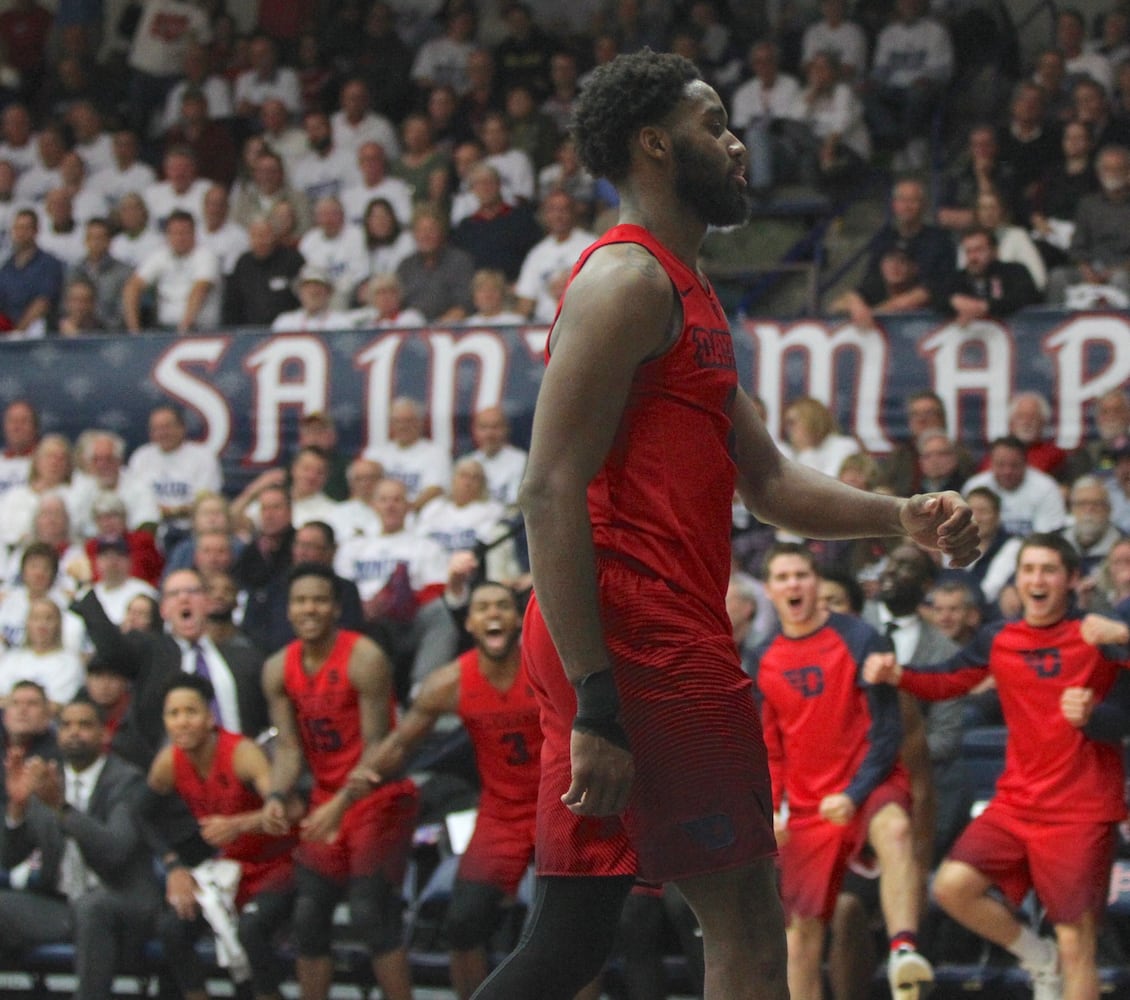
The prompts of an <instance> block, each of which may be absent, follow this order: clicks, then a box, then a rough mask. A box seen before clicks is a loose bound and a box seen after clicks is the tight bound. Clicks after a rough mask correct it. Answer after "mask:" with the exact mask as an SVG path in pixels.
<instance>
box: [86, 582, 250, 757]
mask: <svg viewBox="0 0 1130 1000" xmlns="http://www.w3.org/2000/svg"><path fill="white" fill-rule="evenodd" d="M74 610H75V611H76V612H77V613H78V614H79V615H81V616H82V619H83V621H84V622H85V623H86V629H87V632H88V633H89V635H90V638H91V641H92V642H93V643H94V647H95V649H96V650H97V651H98V654H99V656H100V657H102V658H103V659H104V660H106V661H108V662H110V663H113V664H114V665H115V667H116V668H117V669H118V671H119V672H121V673H122V674H124V675H125V676H126V677H129V678H130V680H131V681H132V682H133V701H132V702H131V704H130V707H129V712H128V713H127V715H126V717H125V719H124V720H123V721H122V724H121V725H120V727H119V728H118V732H117V733H116V734H115V736H114V743H113V748H114V750H115V751H117V752H118V753H119V754H121V755H122V756H123V757H125V758H126V760H128V761H130V762H131V763H133V764H136V765H137V766H138V767H141V768H148V767H149V765H150V763H151V762H152V760H153V757H154V755H155V754H156V753H157V750H158V749H159V748H160V747H161V745H162V743H163V742H164V739H165V730H164V724H163V722H162V717H161V704H162V698H163V692H164V689H165V684H166V682H167V681H168V679H169V677H170V676H171V675H172V674H173V673H175V672H176V671H178V670H183V671H184V672H185V673H190V674H205V675H207V677H208V679H209V680H210V681H211V682H212V685H213V687H215V689H216V709H217V711H218V713H219V718H218V720H217V721H218V722H219V723H220V724H221V725H222V726H223V727H224V728H225V729H230V730H232V731H233V732H241V733H243V734H244V735H245V736H249V737H251V738H253V739H254V738H255V737H256V736H258V735H259V733H261V732H262V731H263V730H264V729H265V728H266V727H267V724H268V723H267V708H266V702H265V701H264V698H263V690H262V687H261V686H260V683H259V674H260V671H261V670H262V666H263V657H262V654H260V653H259V651H258V650H256V649H255V648H254V647H252V646H251V645H250V644H248V643H239V642H230V643H229V642H221V643H214V642H212V640H211V639H209V638H208V636H207V635H206V627H207V616H208V599H207V595H206V594H205V590H204V581H203V580H202V579H201V577H200V574H199V573H197V572H196V570H193V569H180V570H176V571H174V572H172V573H170V574H169V575H168V576H167V577H166V578H165V582H164V584H163V585H162V588H161V617H162V618H163V619H164V621H165V626H166V631H165V632H164V633H151V632H140V631H135V632H129V633H126V634H124V635H123V634H122V633H121V632H120V631H119V630H118V628H117V627H116V626H115V625H114V624H113V622H111V621H110V619H109V618H107V617H106V612H105V610H104V609H103V608H102V605H101V604H100V603H99V601H98V598H97V597H96V596H95V595H94V593H93V592H90V593H87V594H86V595H85V596H84V597H83V598H82V599H81V600H79V601H77V602H76V603H75V605H74Z"/></svg>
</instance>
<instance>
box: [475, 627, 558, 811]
mask: <svg viewBox="0 0 1130 1000" xmlns="http://www.w3.org/2000/svg"><path fill="white" fill-rule="evenodd" d="M459 670H460V679H459V708H458V713H459V717H460V718H461V719H462V720H463V725H464V727H466V729H467V735H468V736H470V738H471V744H472V745H473V746H474V748H475V763H476V765H477V766H478V771H479V780H480V782H481V783H482V796H481V798H480V801H479V812H480V813H490V814H492V815H503V816H505V815H510V814H513V813H514V812H515V811H520V812H528V811H532V810H533V808H534V806H535V804H536V803H537V798H538V778H539V776H540V774H541V766H540V760H541V743H542V736H541V726H540V724H539V723H538V703H537V699H536V698H535V697H534V690H533V688H532V687H531V686H530V682H529V680H528V679H527V677H526V669H525V667H524V666H519V668H518V673H517V674H516V675H515V677H514V683H513V684H511V686H510V689H509V690H507V691H499V690H498V689H497V688H496V687H495V686H494V685H493V684H491V683H490V681H488V680H487V679H486V677H484V676H483V673H482V671H481V670H480V669H479V653H478V650H474V649H472V650H470V651H469V652H466V653H464V654H463V655H462V656H461V657H459Z"/></svg>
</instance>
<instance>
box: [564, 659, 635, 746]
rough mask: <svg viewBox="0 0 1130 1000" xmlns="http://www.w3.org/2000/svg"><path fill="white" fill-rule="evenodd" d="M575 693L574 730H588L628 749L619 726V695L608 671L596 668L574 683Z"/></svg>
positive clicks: (625, 737)
mask: <svg viewBox="0 0 1130 1000" xmlns="http://www.w3.org/2000/svg"><path fill="white" fill-rule="evenodd" d="M573 690H574V691H575V692H576V694H577V714H576V716H574V718H573V729H574V730H575V731H576V732H578V733H591V734H592V735H594V736H599V737H600V738H601V739H604V740H607V741H608V742H609V743H614V744H616V746H618V747H623V749H625V750H627V749H629V747H628V734H627V733H625V732H624V727H623V726H621V725H620V719H619V715H620V696H619V694H618V693H617V691H616V681H615V680H614V679H613V677H612V671H611V670H597V671H594V672H593V673H591V674H585V675H584V677H582V678H580V679H579V680H577V681H574V682H573Z"/></svg>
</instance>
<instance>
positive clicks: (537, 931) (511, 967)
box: [474, 875, 634, 1000]
mask: <svg viewBox="0 0 1130 1000" xmlns="http://www.w3.org/2000/svg"><path fill="white" fill-rule="evenodd" d="M633 881H634V879H632V877H631V876H627V875H625V876H616V877H609V876H581V877H576V878H566V877H561V876H539V877H538V880H537V888H536V889H535V891H534V905H533V909H532V910H531V911H530V917H529V920H528V921H527V922H526V928H525V930H524V931H523V932H522V939H521V940H520V941H519V942H518V947H517V948H516V949H515V950H514V951H513V952H512V953H511V954H510V955H509V956H508V957H507V959H506V961H505V962H503V963H502V964H501V965H500V966H499V967H498V968H497V969H496V970H495V971H494V974H493V975H492V976H491V977H490V978H489V979H488V980H487V981H486V982H485V983H483V985H482V986H480V987H479V989H478V991H477V992H476V993H475V997H474V1000H572V997H573V996H574V995H575V994H576V992H577V991H578V990H579V989H580V988H581V987H582V986H584V985H585V984H586V983H588V982H589V981H590V980H592V979H593V977H594V976H596V974H597V973H598V972H600V970H601V969H602V968H603V966H604V962H605V959H607V958H608V953H609V952H610V951H611V950H612V943H613V941H614V940H615V938H616V926H617V924H618V922H619V920H620V910H621V908H622V907H623V905H624V898H625V897H626V896H627V895H628V890H629V889H631V887H632V882H633Z"/></svg>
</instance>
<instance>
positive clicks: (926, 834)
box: [863, 544, 969, 869]
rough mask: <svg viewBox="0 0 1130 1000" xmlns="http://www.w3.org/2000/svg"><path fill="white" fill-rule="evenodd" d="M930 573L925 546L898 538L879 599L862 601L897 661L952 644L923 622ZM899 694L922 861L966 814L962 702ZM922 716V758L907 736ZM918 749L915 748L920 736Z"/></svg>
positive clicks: (934, 657) (924, 660) (934, 571)
mask: <svg viewBox="0 0 1130 1000" xmlns="http://www.w3.org/2000/svg"><path fill="white" fill-rule="evenodd" d="M937 575H938V568H937V566H936V565H935V564H934V561H933V559H931V558H930V555H929V553H927V552H926V551H925V550H923V549H920V548H919V547H918V546H917V545H913V544H906V545H900V546H898V548H896V549H895V550H894V551H893V552H892V553H891V554H890V555H889V556H888V557H887V565H886V567H885V568H884V570H883V572H882V574H881V575H880V577H879V593H878V600H877V601H873V602H868V603H867V604H866V605H865V606H864V609H863V618H864V620H865V621H867V622H868V623H869V624H871V625H873V626H874V627H875V628H877V629H879V631H881V632H883V633H885V634H886V635H887V637H888V638H889V639H890V640H891V642H892V643H893V644H894V649H895V655H896V656H897V657H898V661H899V663H913V664H915V665H916V666H917V665H921V666H928V665H929V664H931V663H940V662H941V661H942V660H946V659H949V657H950V656H952V655H953V654H954V653H956V652H957V649H958V647H957V645H956V644H955V643H954V642H953V641H952V640H950V639H948V638H946V636H945V635H943V634H942V633H941V632H939V631H938V630H937V629H936V628H934V626H933V625H931V624H930V623H929V622H927V621H926V619H924V618H923V617H922V615H921V614H920V613H919V610H918V609H919V608H920V607H921V606H922V604H923V603H924V601H925V600H926V595H927V594H928V593H929V591H930V588H931V587H932V586H933V585H934V581H935V579H936V578H937ZM900 702H902V703H903V728H904V732H905V733H906V734H907V737H908V738H907V740H905V741H904V749H903V755H904V759H906V761H907V767H908V769H909V770H910V772H911V789H912V792H913V794H914V813H913V817H912V818H913V821H914V823H913V825H914V829H915V835H916V838H917V839H918V841H919V854H920V860H921V861H922V862H923V863H924V864H925V866H926V868H927V869H928V868H929V867H932V865H933V864H934V862H935V858H938V857H941V856H942V854H944V853H945V850H946V849H947V848H948V847H949V845H950V844H951V843H952V841H953V840H954V838H955V837H956V836H957V834H958V833H959V832H960V829H961V826H962V825H964V823H963V821H964V820H966V819H968V818H969V817H968V803H964V800H963V799H962V794H963V793H962V781H961V777H962V776H961V761H960V759H959V754H960V752H961V725H962V713H963V705H962V703H961V699H959V698H951V699H950V700H949V701H937V702H930V703H922V704H918V703H916V700H915V699H914V698H913V697H911V696H909V695H900ZM908 715H909V716H910V718H909V719H908ZM923 716H925V727H926V728H925V742H926V748H925V749H926V752H927V754H928V759H925V760H916V759H914V758H915V756H916V753H915V751H914V749H913V747H908V745H907V744H908V743H909V742H910V740H909V737H910V736H911V735H912V734H913V733H914V730H915V727H917V728H918V729H919V730H921V725H922V723H921V721H920V720H921V719H922V717H923ZM917 756H922V747H921V740H920V739H919V743H918V750H917ZM915 765H917V766H915ZM963 805H964V808H965V814H964V816H963V815H962V807H963Z"/></svg>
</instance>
